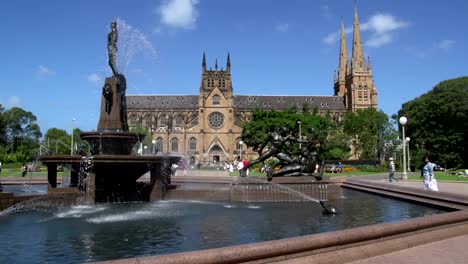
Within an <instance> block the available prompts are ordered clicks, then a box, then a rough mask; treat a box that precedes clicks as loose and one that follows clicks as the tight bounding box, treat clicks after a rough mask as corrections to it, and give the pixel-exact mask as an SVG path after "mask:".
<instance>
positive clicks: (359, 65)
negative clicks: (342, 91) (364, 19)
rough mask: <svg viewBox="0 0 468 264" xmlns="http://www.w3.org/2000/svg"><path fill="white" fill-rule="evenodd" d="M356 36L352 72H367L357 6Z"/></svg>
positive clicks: (355, 11) (355, 10)
mask: <svg viewBox="0 0 468 264" xmlns="http://www.w3.org/2000/svg"><path fill="white" fill-rule="evenodd" d="M353 30H354V35H353V58H352V64H351V67H352V71H353V72H354V71H363V70H365V65H366V63H365V59H364V47H363V45H362V38H361V29H360V28H359V16H358V10H357V5H356V3H355V6H354V27H353Z"/></svg>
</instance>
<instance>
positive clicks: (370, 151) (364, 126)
mask: <svg viewBox="0 0 468 264" xmlns="http://www.w3.org/2000/svg"><path fill="white" fill-rule="evenodd" d="M342 122H343V132H344V133H346V134H347V135H349V136H350V137H351V145H352V150H353V153H352V154H353V156H355V157H360V158H362V159H375V160H377V159H381V157H382V155H383V153H382V150H383V149H384V144H385V142H386V140H387V139H389V138H391V135H392V134H394V133H393V132H392V128H391V127H392V125H391V122H390V120H389V118H388V116H387V115H386V114H385V113H384V112H382V111H377V110H376V109H373V108H367V109H362V110H358V111H356V112H347V113H346V114H345V115H344V117H343V121H342Z"/></svg>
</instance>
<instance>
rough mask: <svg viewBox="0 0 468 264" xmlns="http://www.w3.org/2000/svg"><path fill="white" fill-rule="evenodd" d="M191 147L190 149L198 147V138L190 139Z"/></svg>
mask: <svg viewBox="0 0 468 264" xmlns="http://www.w3.org/2000/svg"><path fill="white" fill-rule="evenodd" d="M189 149H190V150H196V149H197V139H195V138H190V140H189Z"/></svg>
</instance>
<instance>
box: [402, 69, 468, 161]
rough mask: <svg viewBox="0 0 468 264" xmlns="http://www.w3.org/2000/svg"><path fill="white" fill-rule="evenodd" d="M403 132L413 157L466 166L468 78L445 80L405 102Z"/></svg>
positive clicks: (467, 148)
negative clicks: (408, 141)
mask: <svg viewBox="0 0 468 264" xmlns="http://www.w3.org/2000/svg"><path fill="white" fill-rule="evenodd" d="M398 116H406V117H407V118H408V123H407V124H406V125H405V132H406V135H407V136H409V137H410V138H411V141H410V148H411V149H412V153H414V154H413V157H414V158H417V159H418V160H420V162H422V159H423V157H424V156H426V155H427V156H429V157H430V158H431V161H432V162H436V163H438V164H440V165H442V166H447V167H449V168H452V167H464V168H466V167H468V155H467V151H468V140H467V131H468V77H461V78H456V79H451V80H446V81H443V82H440V83H439V84H437V85H436V86H435V87H434V88H433V89H432V90H431V91H429V92H428V93H426V94H423V95H421V96H419V97H417V98H415V99H413V100H411V101H409V102H407V103H405V104H403V107H402V109H401V110H400V111H399V113H398Z"/></svg>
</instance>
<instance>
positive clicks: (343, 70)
mask: <svg viewBox="0 0 468 264" xmlns="http://www.w3.org/2000/svg"><path fill="white" fill-rule="evenodd" d="M340 42H341V45H340V61H339V66H338V79H339V81H345V80H346V74H347V73H348V72H347V71H348V69H349V66H348V65H349V57H348V48H347V46H346V31H345V26H344V22H343V19H341V40H340Z"/></svg>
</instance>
